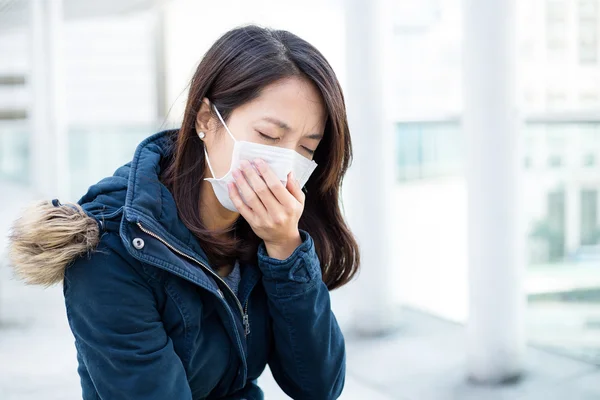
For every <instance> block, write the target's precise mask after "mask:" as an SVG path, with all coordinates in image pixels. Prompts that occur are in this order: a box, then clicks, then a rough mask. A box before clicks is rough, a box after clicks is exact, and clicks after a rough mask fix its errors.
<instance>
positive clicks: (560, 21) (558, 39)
mask: <svg viewBox="0 0 600 400" xmlns="http://www.w3.org/2000/svg"><path fill="white" fill-rule="evenodd" d="M566 16H567V4H566V2H565V1H563V0H548V2H547V3H546V44H547V46H548V52H549V53H555V54H556V53H560V54H562V53H563V52H564V50H565V49H566V47H567V17H566Z"/></svg>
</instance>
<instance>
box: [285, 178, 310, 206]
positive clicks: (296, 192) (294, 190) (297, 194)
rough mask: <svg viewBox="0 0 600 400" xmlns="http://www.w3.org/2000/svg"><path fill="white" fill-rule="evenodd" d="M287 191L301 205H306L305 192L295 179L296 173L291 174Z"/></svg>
mask: <svg viewBox="0 0 600 400" xmlns="http://www.w3.org/2000/svg"><path fill="white" fill-rule="evenodd" d="M285 187H286V188H287V190H288V191H289V192H290V193H291V194H292V196H294V198H295V199H296V200H298V201H299V202H300V204H302V205H304V199H305V197H304V192H303V191H302V188H301V187H300V183H298V181H297V180H296V178H295V177H294V173H293V172H290V173H289V174H288V176H287V184H286V185H285Z"/></svg>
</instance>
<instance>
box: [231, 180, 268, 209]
mask: <svg viewBox="0 0 600 400" xmlns="http://www.w3.org/2000/svg"><path fill="white" fill-rule="evenodd" d="M233 177H234V179H235V183H237V186H238V190H239V192H240V193H241V195H242V197H243V198H244V200H246V204H247V205H248V206H249V207H250V208H251V209H252V211H254V213H255V214H257V215H262V214H264V213H266V211H267V210H266V209H265V206H264V205H263V203H262V202H261V201H260V199H259V198H258V196H257V195H256V193H255V192H254V190H253V189H252V187H250V184H249V183H248V181H247V180H246V178H245V177H244V174H242V171H240V170H237V169H236V170H234V171H233Z"/></svg>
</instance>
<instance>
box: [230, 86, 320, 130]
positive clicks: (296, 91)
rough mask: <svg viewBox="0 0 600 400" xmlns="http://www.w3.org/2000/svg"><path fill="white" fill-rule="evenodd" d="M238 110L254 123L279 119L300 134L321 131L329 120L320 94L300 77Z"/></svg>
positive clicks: (262, 93)
mask: <svg viewBox="0 0 600 400" xmlns="http://www.w3.org/2000/svg"><path fill="white" fill-rule="evenodd" d="M236 111H239V112H240V114H241V115H240V116H244V117H247V118H249V119H251V120H257V121H258V120H261V119H262V118H265V117H273V118H277V119H279V120H281V121H283V122H285V123H286V124H288V125H289V126H290V127H291V128H292V131H295V132H299V133H306V132H309V131H310V133H318V132H322V131H323V129H325V120H326V117H327V112H326V109H325V105H324V103H323V99H322V97H321V93H320V92H319V91H318V90H317V88H316V87H315V86H314V84H313V83H311V82H310V81H309V80H308V79H304V78H298V77H293V78H288V79H284V80H281V81H278V82H275V83H272V84H270V85H268V86H266V87H265V88H264V89H263V90H262V91H261V93H260V95H259V96H258V97H257V98H256V99H254V100H252V101H250V102H248V103H246V104H244V105H243V106H241V107H239V109H238V110H236Z"/></svg>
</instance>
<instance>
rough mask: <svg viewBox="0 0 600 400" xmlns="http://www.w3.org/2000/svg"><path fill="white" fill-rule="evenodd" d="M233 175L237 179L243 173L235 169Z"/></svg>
mask: <svg viewBox="0 0 600 400" xmlns="http://www.w3.org/2000/svg"><path fill="white" fill-rule="evenodd" d="M232 173H233V177H234V178H236V179H237V178H239V177H241V176H242V173H241V172H240V170H239V169H234V170H233V172H232Z"/></svg>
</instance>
